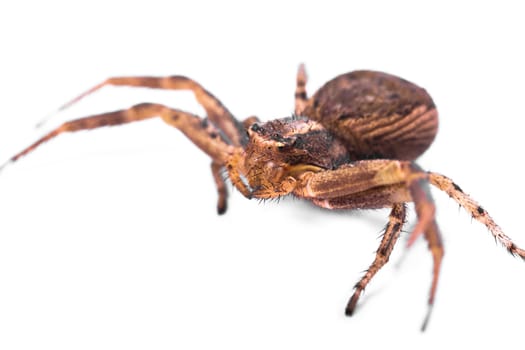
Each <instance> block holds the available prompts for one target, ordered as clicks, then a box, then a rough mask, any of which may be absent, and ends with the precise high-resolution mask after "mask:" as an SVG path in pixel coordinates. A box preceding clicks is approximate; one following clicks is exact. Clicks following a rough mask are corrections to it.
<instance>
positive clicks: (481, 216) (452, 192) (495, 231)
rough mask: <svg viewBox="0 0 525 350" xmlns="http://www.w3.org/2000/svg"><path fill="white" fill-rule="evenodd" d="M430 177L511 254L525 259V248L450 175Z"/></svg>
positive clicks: (431, 181) (432, 182)
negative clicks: (504, 230)
mask: <svg viewBox="0 0 525 350" xmlns="http://www.w3.org/2000/svg"><path fill="white" fill-rule="evenodd" d="M428 178H429V181H430V183H431V184H432V185H434V186H436V187H437V188H439V189H440V190H442V191H444V192H446V193H447V194H448V195H449V196H450V197H452V198H453V199H454V200H455V201H456V202H458V203H459V205H460V206H462V207H463V208H465V209H466V210H467V211H468V212H469V213H470V215H472V217H473V218H474V219H476V220H477V221H479V222H481V223H482V224H484V225H485V226H486V227H487V228H488V229H489V231H490V233H491V234H492V236H493V237H494V239H495V240H496V241H497V242H499V243H501V244H502V245H503V246H504V247H505V248H506V249H507V251H508V252H509V253H510V254H512V255H515V256H519V257H520V258H522V259H525V250H524V249H522V248H519V247H518V246H517V245H516V244H515V243H514V242H513V241H512V240H511V239H510V237H508V236H507V235H505V234H504V233H503V231H502V230H501V228H500V227H499V226H498V225H497V224H496V223H495V222H494V220H493V219H492V217H490V215H489V213H487V211H486V210H485V209H484V208H483V207H482V206H481V205H479V204H478V203H477V202H476V201H474V200H473V199H472V198H470V196H469V195H467V194H466V193H465V192H463V190H462V189H461V188H460V187H459V186H458V185H457V184H455V183H454V182H453V181H452V180H451V179H449V178H448V177H446V176H443V175H440V174H436V173H431V172H429V173H428Z"/></svg>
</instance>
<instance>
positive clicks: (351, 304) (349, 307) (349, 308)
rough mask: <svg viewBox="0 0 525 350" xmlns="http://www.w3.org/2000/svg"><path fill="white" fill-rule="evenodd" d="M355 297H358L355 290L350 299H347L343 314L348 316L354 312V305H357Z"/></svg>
mask: <svg viewBox="0 0 525 350" xmlns="http://www.w3.org/2000/svg"><path fill="white" fill-rule="evenodd" d="M357 299H359V295H358V293H357V291H356V292H355V293H354V294H353V295H352V297H351V298H350V300H349V301H348V304H347V305H346V309H345V315H346V316H348V317H350V316H352V315H353V314H354V311H355V307H356V305H357Z"/></svg>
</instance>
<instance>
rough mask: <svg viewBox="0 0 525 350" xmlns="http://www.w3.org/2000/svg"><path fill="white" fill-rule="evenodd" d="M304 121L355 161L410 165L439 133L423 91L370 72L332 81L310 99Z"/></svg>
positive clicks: (429, 98) (414, 86)
mask: <svg viewBox="0 0 525 350" xmlns="http://www.w3.org/2000/svg"><path fill="white" fill-rule="evenodd" d="M304 115H306V116H307V117H308V118H311V119H313V120H316V121H318V122H320V123H321V124H322V125H323V126H324V127H326V128H327V129H328V130H329V131H330V132H332V133H333V134H334V135H336V136H337V137H338V138H340V139H341V140H342V141H343V142H344V143H345V144H346V146H347V148H348V151H349V153H350V155H351V157H352V158H353V159H375V158H387V159H399V160H414V159H416V158H417V157H418V156H420V155H421V154H422V153H423V152H424V151H425V150H426V149H427V148H428V147H429V146H430V144H431V143H432V141H433V140H434V137H435V135H436V133H437V129H438V114H437V110H436V107H435V105H434V102H433V101H432V98H431V97H430V96H429V94H428V93H427V92H426V91H425V90H424V89H423V88H421V87H419V86H417V85H415V84H413V83H410V82H408V81H406V80H404V79H401V78H398V77H396V76H393V75H390V74H386V73H381V72H374V71H354V72H351V73H347V74H343V75H340V76H338V77H336V78H334V79H332V80H330V81H329V82H327V83H326V84H325V85H324V86H323V87H321V88H320V89H319V90H318V91H317V92H316V93H315V94H314V95H313V96H312V98H310V100H309V101H308V104H307V106H306V108H305V110H304Z"/></svg>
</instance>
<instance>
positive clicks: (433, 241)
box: [409, 166, 444, 331]
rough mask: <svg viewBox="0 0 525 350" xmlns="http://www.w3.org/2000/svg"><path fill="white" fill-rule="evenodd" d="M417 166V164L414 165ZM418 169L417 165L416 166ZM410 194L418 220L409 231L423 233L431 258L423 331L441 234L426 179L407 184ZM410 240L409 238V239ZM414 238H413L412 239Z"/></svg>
mask: <svg viewBox="0 0 525 350" xmlns="http://www.w3.org/2000/svg"><path fill="white" fill-rule="evenodd" d="M416 167H417V166H416ZM417 168H418V169H419V167H417ZM409 190H410V194H411V196H412V200H413V201H414V204H415V207H416V213H417V217H418V222H417V224H416V226H415V228H414V230H413V231H412V233H411V239H412V237H417V236H418V235H419V234H420V233H423V234H424V237H425V239H426V240H427V243H428V248H429V250H430V252H431V254H432V260H433V271H432V282H431V286H430V295H429V298H428V310H427V314H426V316H425V319H424V321H423V324H422V326H421V330H422V331H424V330H425V329H426V326H427V324H428V321H429V320H430V315H431V313H432V308H433V306H434V301H435V298H436V291H437V285H438V280H439V273H440V270H441V262H442V260H443V255H444V249H443V241H442V239H441V234H440V232H439V228H438V226H437V223H436V220H435V217H434V214H435V206H434V202H433V200H432V195H431V194H430V188H429V185H428V180H427V179H424V178H421V179H417V180H416V181H413V182H412V183H411V184H410V185H409ZM409 240H410V239H409ZM412 240H414V239H412Z"/></svg>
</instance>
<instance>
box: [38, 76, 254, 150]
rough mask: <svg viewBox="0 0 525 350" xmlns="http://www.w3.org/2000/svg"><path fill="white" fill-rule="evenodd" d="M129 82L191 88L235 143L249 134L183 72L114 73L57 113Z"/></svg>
mask: <svg viewBox="0 0 525 350" xmlns="http://www.w3.org/2000/svg"><path fill="white" fill-rule="evenodd" d="M108 85H111V86H130V87H144V88H154V89H163V90H190V91H191V92H193V94H194V95H195V98H196V99H197V101H198V102H199V104H200V105H201V106H202V107H203V108H204V110H205V111H206V114H207V117H208V118H209V119H210V121H211V122H212V123H214V124H215V125H216V126H217V127H218V128H219V129H220V130H221V131H222V132H223V133H224V135H225V136H226V137H227V138H228V140H229V141H230V142H231V144H233V145H234V146H240V145H241V144H243V143H244V142H246V136H245V134H244V129H243V127H242V124H241V123H240V122H239V121H238V120H237V119H235V117H234V116H233V115H232V114H231V113H230V111H228V109H227V108H226V107H225V106H224V105H223V104H222V103H221V102H220V101H219V100H218V99H217V98H216V97H215V96H213V95H212V94H211V93H210V92H209V91H207V90H206V89H205V88H204V87H202V86H201V85H200V84H199V83H197V82H196V81H194V80H192V79H190V78H187V77H185V76H181V75H175V76H168V77H149V76H139V77H113V78H108V79H106V80H105V81H103V82H101V83H99V84H97V85H95V86H93V87H92V88H90V89H88V90H87V91H85V92H84V93H82V94H80V95H78V96H77V97H75V98H73V99H72V100H71V101H68V102H67V103H65V104H64V105H62V106H61V107H59V108H58V110H56V112H55V113H58V112H60V111H63V110H65V109H67V108H69V107H71V106H72V105H74V104H75V103H77V102H78V101H80V100H81V99H83V98H84V97H86V96H88V95H91V94H92V93H94V92H96V91H98V90H100V89H101V88H103V87H104V86H108ZM46 121H47V118H46V119H44V120H42V121H41V122H40V123H38V126H40V125H42V124H44V123H45V122H46Z"/></svg>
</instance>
